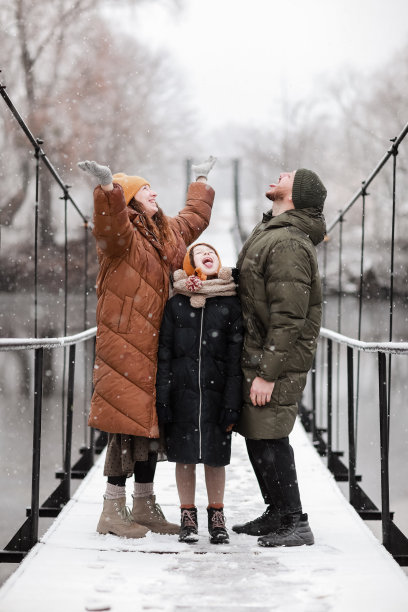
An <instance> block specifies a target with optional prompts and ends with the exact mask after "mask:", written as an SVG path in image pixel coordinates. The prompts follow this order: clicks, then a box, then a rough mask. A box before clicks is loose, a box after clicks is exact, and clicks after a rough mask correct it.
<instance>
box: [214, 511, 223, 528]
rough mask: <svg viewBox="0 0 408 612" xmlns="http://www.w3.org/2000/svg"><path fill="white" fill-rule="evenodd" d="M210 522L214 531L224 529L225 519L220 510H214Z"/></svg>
mask: <svg viewBox="0 0 408 612" xmlns="http://www.w3.org/2000/svg"><path fill="white" fill-rule="evenodd" d="M211 522H212V525H213V527H214V529H217V528H220V529H225V517H224V513H223V511H222V510H215V511H214V513H213V515H212V517H211Z"/></svg>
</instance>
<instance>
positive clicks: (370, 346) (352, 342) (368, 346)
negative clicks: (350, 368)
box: [320, 327, 408, 354]
mask: <svg viewBox="0 0 408 612" xmlns="http://www.w3.org/2000/svg"><path fill="white" fill-rule="evenodd" d="M320 335H321V336H322V337H323V338H328V339H329V340H334V342H338V343H339V344H345V345H346V346H349V347H351V348H355V349H357V350H359V351H363V352H366V353H392V354H407V353H408V342H362V341H361V340H357V339H356V338H349V337H348V336H343V334H338V333H337V332H335V331H333V330H331V329H326V328H325V327H322V328H321V329H320Z"/></svg>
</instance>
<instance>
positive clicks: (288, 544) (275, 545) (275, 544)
mask: <svg viewBox="0 0 408 612" xmlns="http://www.w3.org/2000/svg"><path fill="white" fill-rule="evenodd" d="M313 544H314V539H313V540H311V541H310V540H309V541H308V542H300V541H297V542H286V543H285V544H280V543H279V542H271V543H270V544H269V543H267V542H262V540H261V541H260V542H258V546H263V547H264V548H278V547H279V546H282V547H284V548H292V547H294V546H313Z"/></svg>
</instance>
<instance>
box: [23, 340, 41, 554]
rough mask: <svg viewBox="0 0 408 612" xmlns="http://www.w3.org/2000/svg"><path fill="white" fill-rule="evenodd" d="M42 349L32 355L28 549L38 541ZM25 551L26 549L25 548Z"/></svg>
mask: <svg viewBox="0 0 408 612" xmlns="http://www.w3.org/2000/svg"><path fill="white" fill-rule="evenodd" d="M43 356H44V349H43V348H39V349H36V351H35V355H34V361H35V365H34V371H35V374H34V418H33V463H32V477H31V515H30V541H29V545H28V549H30V548H31V547H32V546H34V544H35V543H36V542H37V540H38V517H39V512H40V463H41V417H42V386H43ZM26 550H27V548H26Z"/></svg>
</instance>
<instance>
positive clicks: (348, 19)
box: [118, 0, 408, 128]
mask: <svg viewBox="0 0 408 612" xmlns="http://www.w3.org/2000/svg"><path fill="white" fill-rule="evenodd" d="M132 17H134V18H132ZM118 18H120V16H119V15H118ZM128 23H129V24H130V25H131V27H132V30H133V32H134V33H135V34H136V35H137V36H138V37H141V38H142V39H143V40H145V41H146V42H148V43H149V44H150V45H152V46H153V47H154V48H162V49H166V50H167V51H168V52H169V53H170V54H171V55H172V57H174V61H175V62H176V64H177V65H178V67H179V71H181V73H182V74H183V76H184V79H185V82H186V83H187V86H188V91H189V93H190V96H191V98H192V100H193V103H194V105H195V106H196V108H197V112H198V116H199V117H200V118H201V120H202V121H203V122H204V124H205V125H206V126H208V128H211V127H216V126H218V125H222V124H225V122H226V121H234V122H245V123H248V122H251V123H262V122H264V121H267V120H268V117H270V115H271V112H273V108H274V102H276V100H279V99H282V98H284V99H289V100H295V99H298V98H301V97H304V96H307V95H308V93H309V92H313V93H316V89H318V87H319V81H321V79H322V78H324V77H326V76H328V75H331V76H332V77H335V75H336V73H337V72H338V71H340V70H342V69H343V68H344V67H346V66H350V67H353V68H354V69H357V70H358V71H362V72H363V73H364V72H367V71H371V70H372V69H374V68H375V67H376V66H377V65H379V64H381V63H383V62H384V61H386V60H387V59H388V58H389V57H390V56H391V55H392V54H393V53H394V52H395V51H396V50H398V48H401V46H402V45H403V44H404V42H405V41H408V1H407V0H185V2H184V9H183V11H182V12H181V13H179V14H177V15H174V14H169V12H168V11H167V12H166V11H165V10H164V9H163V7H160V6H155V4H154V3H151V2H146V3H145V4H144V5H143V7H142V9H139V10H138V12H137V18H136V15H132V16H131V18H130V19H129V21H128Z"/></svg>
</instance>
